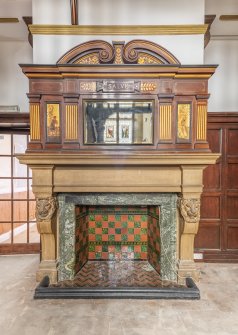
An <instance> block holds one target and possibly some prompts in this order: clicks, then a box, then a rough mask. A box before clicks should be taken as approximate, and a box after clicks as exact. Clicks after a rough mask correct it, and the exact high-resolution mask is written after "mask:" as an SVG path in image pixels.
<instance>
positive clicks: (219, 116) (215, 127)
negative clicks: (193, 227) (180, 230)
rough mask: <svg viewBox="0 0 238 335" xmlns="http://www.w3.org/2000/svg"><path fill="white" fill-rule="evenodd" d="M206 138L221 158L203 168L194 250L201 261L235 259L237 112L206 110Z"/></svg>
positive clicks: (237, 243)
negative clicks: (199, 255) (197, 228)
mask: <svg viewBox="0 0 238 335" xmlns="http://www.w3.org/2000/svg"><path fill="white" fill-rule="evenodd" d="M208 141H209V144H210V148H211V150H212V151H213V152H221V158H220V159H219V160H218V161H217V163H216V164H215V165H211V166H209V167H207V168H206V169H205V172H204V192H203V195H202V201H201V221H200V226H199V231H198V234H197V236H196V238H195V248H196V250H195V252H196V253H197V252H198V253H200V252H201V253H203V259H204V260H205V261H214V262H216V261H217V262H218V261H226V262H237V261H238V113H210V114H209V116H208Z"/></svg>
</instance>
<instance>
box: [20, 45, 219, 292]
mask: <svg viewBox="0 0 238 335" xmlns="http://www.w3.org/2000/svg"><path fill="white" fill-rule="evenodd" d="M21 67H22V70H23V72H24V74H25V75H26V76H27V77H28V78H29V94H28V97H29V102H30V121H31V122H30V129H31V140H30V142H29V144H28V148H27V151H26V153H25V154H24V155H19V156H18V158H19V160H20V162H21V163H23V164H26V165H28V166H29V167H30V168H31V169H32V181H33V184H32V189H33V192H34V194H35V196H36V219H37V226H38V230H39V232H40V235H41V246H42V250H41V262H40V265H39V269H38V271H37V274H36V278H37V281H41V280H42V279H43V278H45V277H48V278H49V281H50V284H54V283H56V284H57V283H58V281H59V280H61V279H64V278H72V277H73V275H74V273H73V269H74V267H75V257H74V244H75V232H74V219H73V216H75V210H74V208H75V204H77V203H80V201H81V202H87V201H89V198H87V197H86V195H87V196H88V197H91V200H92V199H93V201H94V202H96V201H99V200H100V201H102V199H105V198H106V199H107V202H109V201H112V199H114V200H115V199H119V198H120V197H121V195H122V198H123V194H124V196H125V194H126V196H127V197H128V196H130V200H131V199H134V200H136V201H139V203H143V204H144V205H146V204H147V201H148V202H150V201H152V200H151V199H154V200H153V201H155V202H154V205H156V206H160V208H161V211H162V215H161V220H160V221H162V223H161V222H160V224H161V233H162V243H163V248H162V252H161V264H160V267H161V275H162V277H163V278H164V279H170V280H172V281H177V282H178V283H182V284H184V282H185V278H187V277H191V278H193V279H194V280H198V278H199V272H198V270H197V269H196V266H195V263H194V259H193V253H194V237H195V235H196V233H197V231H198V226H199V219H200V196H201V193H202V188H203V170H204V168H206V166H208V165H209V164H214V163H215V162H216V160H217V159H218V157H219V154H213V153H211V152H210V149H209V144H208V142H207V131H206V130H207V100H208V98H209V94H208V79H209V78H210V77H211V76H212V75H213V73H214V72H215V69H216V66H214V65H192V66H190V65H189V66H187V65H182V64H180V62H179V60H178V59H177V58H176V57H175V56H173V55H172V54H171V53H170V52H169V51H168V50H166V49H165V48H163V47H161V46H159V45H157V44H155V43H153V42H150V41H145V40H132V41H130V42H128V43H126V44H125V43H124V42H122V41H121V42H115V43H113V44H112V45H111V44H109V43H108V42H106V41H102V40H95V41H88V42H85V43H82V44H80V45H78V46H76V47H74V48H73V49H71V50H69V51H68V52H67V53H66V54H65V55H63V56H62V57H61V58H60V59H59V60H58V62H57V64H53V65H36V64H28V65H22V66H21ZM93 99H95V101H102V100H103V101H105V102H106V103H107V104H108V103H110V101H116V100H118V101H123V99H124V100H128V99H129V100H130V101H137V100H138V101H145V100H146V101H152V100H153V106H154V112H153V136H152V137H153V141H152V142H151V144H145V143H142V142H140V141H139V143H138V144H136V145H134V144H133V143H132V142H131V143H130V145H129V144H127V145H124V144H123V142H121V143H120V141H119V144H118V145H116V144H114V145H111V144H110V143H107V144H106V142H105V143H104V144H103V145H102V143H101V144H100V143H93V144H92V143H91V142H90V143H91V144H90V143H88V142H87V140H85V136H84V135H85V113H84V107H83V106H85V101H89V100H90V101H91V100H93ZM115 99H116V100H115ZM107 106H108V105H107ZM140 119H141V118H140ZM53 120H55V121H54V123H53V127H52V121H53ZM94 121H95V120H94ZM95 122H96V121H95ZM138 122H139V121H138ZM56 125H57V126H56ZM128 129H129V128H128ZM146 129H147V128H146ZM96 130H97V129H96ZM96 133H97V132H96ZM96 142H97V140H96ZM116 143H117V142H116ZM112 194H113V195H112ZM108 195H111V197H110V199H109V198H107V196H108ZM85 197H86V198H85ZM141 197H142V198H141ZM122 198H121V199H122ZM169 198H171V199H173V200H171V199H170V201H169V202H170V204H169V206H168V205H166V201H165V199H169ZM86 199H88V200H86ZM95 199H96V201H95ZM176 199H177V200H176ZM100 201H99V203H100ZM124 201H125V198H124ZM153 201H152V202H153ZM175 202H176V203H177V205H176V206H175ZM62 204H63V207H62ZM103 204H105V202H103ZM168 207H169V209H168ZM174 208H176V211H175V209H174ZM173 209H174V211H175V212H173ZM65 213H66V214H65ZM165 213H170V214H171V215H172V217H173V219H172V218H170V219H168V220H165V221H164V218H165V217H166V216H167V214H166V215H165ZM175 217H176V220H175ZM165 228H166V229H165ZM167 228H168V230H167ZM70 230H71V231H70ZM167 231H168V232H170V234H169V235H170V237H169V238H166V239H165V241H164V240H163V239H164V236H165V235H166V234H167ZM165 232H166V234H165ZM62 233H63V235H66V236H67V240H65V239H64V237H62ZM175 235H176V238H175ZM66 242H67V243H66ZM166 257H167V258H166ZM168 259H169V261H168ZM98 294H99V297H100V296H101V295H100V294H101V292H98Z"/></svg>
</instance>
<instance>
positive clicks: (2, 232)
mask: <svg viewBox="0 0 238 335" xmlns="http://www.w3.org/2000/svg"><path fill="white" fill-rule="evenodd" d="M27 141H28V135H25V134H15V133H7V134H0V251H1V250H2V249H3V247H5V248H4V250H5V251H7V250H9V251H14V252H17V251H18V250H20V251H24V246H23V244H25V245H27V244H28V245H30V244H35V243H37V244H38V243H39V242H40V236H39V233H38V231H37V227H36V221H35V198H34V195H33V193H32V190H31V171H30V170H29V168H28V167H27V166H25V165H22V164H20V163H19V161H18V159H17V158H16V154H19V153H24V152H25V150H26V147H27ZM19 245H21V247H20V248H19ZM7 246H8V247H9V248H7ZM14 246H15V247H14ZM17 246H18V248H19V249H18V248H17ZM13 247H14V248H13ZM33 249H34V248H33ZM36 249H37V248H36ZM38 249H39V247H38ZM28 250H29V248H28ZM32 251H36V250H32Z"/></svg>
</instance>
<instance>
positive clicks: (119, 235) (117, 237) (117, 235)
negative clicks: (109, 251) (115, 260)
mask: <svg viewBox="0 0 238 335" xmlns="http://www.w3.org/2000/svg"><path fill="white" fill-rule="evenodd" d="M115 241H116V242H120V241H121V234H116V235H115Z"/></svg>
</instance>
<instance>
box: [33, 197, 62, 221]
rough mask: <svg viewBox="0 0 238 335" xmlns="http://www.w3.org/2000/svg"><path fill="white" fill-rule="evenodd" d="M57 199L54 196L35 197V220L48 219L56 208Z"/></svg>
mask: <svg viewBox="0 0 238 335" xmlns="http://www.w3.org/2000/svg"><path fill="white" fill-rule="evenodd" d="M57 207H58V206H57V200H56V198H55V197H48V198H37V199H36V220H37V221H38V222H39V221H50V220H51V219H52V217H53V215H54V213H55V211H56V209H57Z"/></svg>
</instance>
